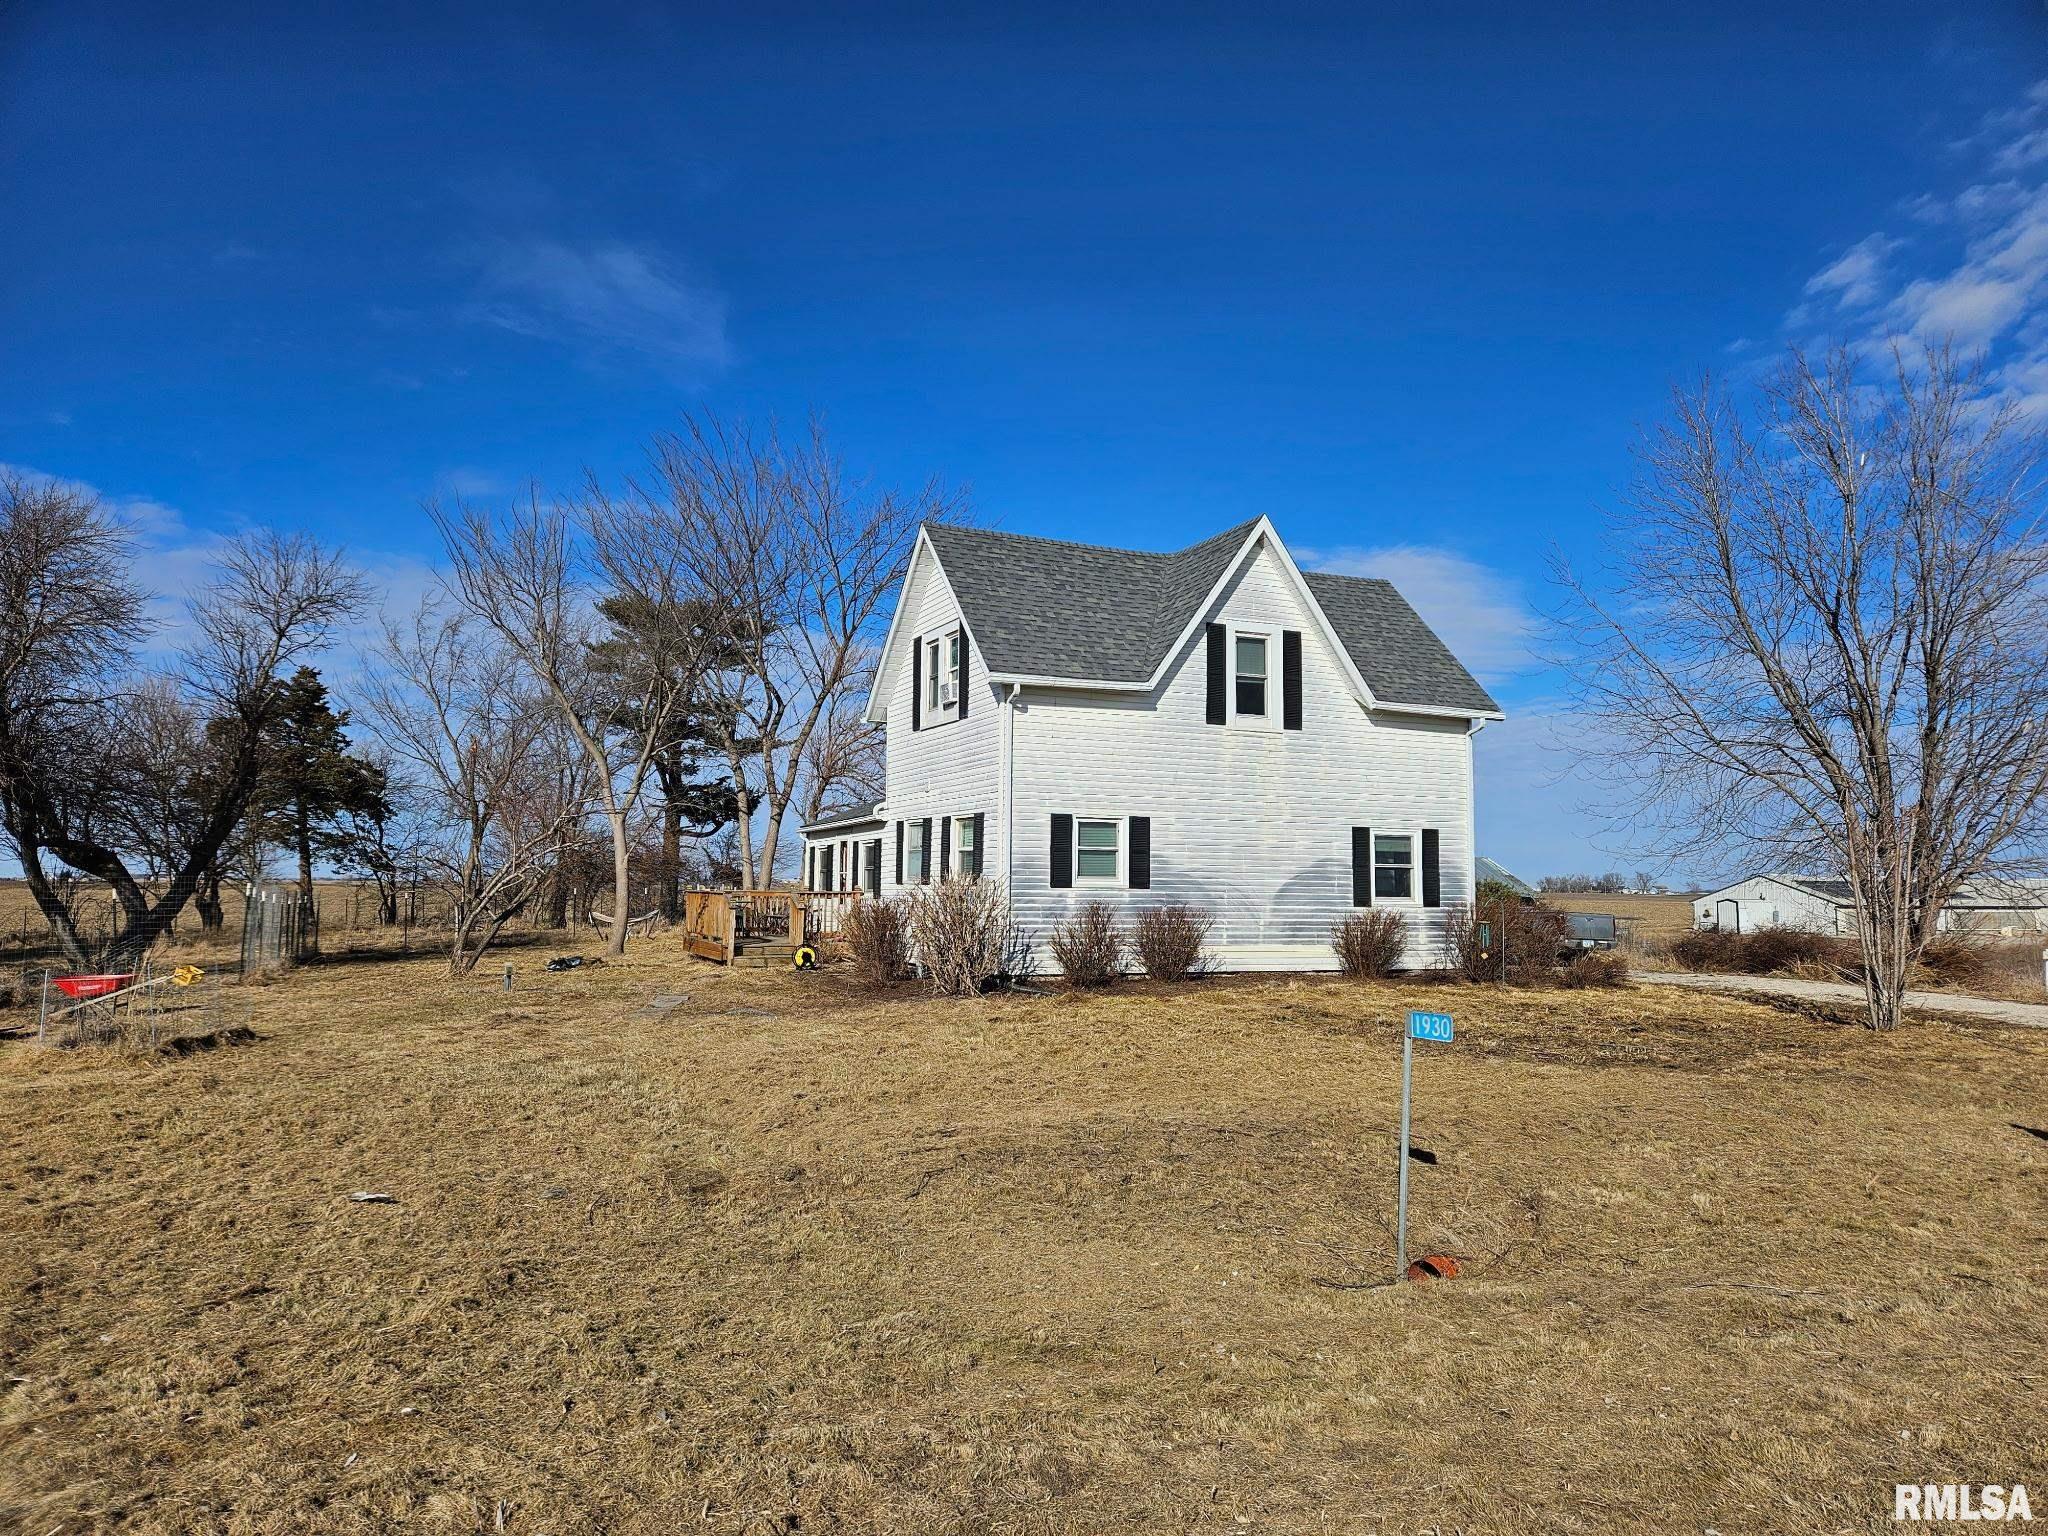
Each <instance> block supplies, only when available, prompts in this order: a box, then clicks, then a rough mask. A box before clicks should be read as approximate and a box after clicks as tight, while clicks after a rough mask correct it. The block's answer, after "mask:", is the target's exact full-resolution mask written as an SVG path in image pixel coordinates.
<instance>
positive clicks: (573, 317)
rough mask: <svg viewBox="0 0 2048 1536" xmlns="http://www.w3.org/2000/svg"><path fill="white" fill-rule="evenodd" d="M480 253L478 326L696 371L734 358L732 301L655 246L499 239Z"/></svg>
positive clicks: (474, 313) (473, 311)
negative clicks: (729, 320)
mask: <svg viewBox="0 0 2048 1536" xmlns="http://www.w3.org/2000/svg"><path fill="white" fill-rule="evenodd" d="M473 256H474V260H475V262H476V264H477V266H478V269H479V270H478V283H477V293H476V297H475V298H474V299H473V300H472V301H471V302H470V303H469V304H468V305H467V306H465V308H464V311H463V313H464V315H465V316H466V317H467V318H469V319H471V320H475V321H478V322H480V323H482V324H486V325H494V326H497V327H499V328H500V329H503V330H507V331H512V332H514V333H516V334H518V335H521V336H532V337H536V338H540V339H543V340H549V341H558V342H565V343H567V344H569V345H571V346H574V347H577V348H579V349H582V350H584V351H585V352H587V353H590V354H593V355H607V354H618V353H633V354H637V355H639V356H642V357H646V358H651V359H653V360H655V361H657V362H660V363H663V364H666V365H669V366H679V367H683V368H688V369H693V370H695V369H713V368H719V367H722V366H723V365H724V364H725V363H726V361H727V360H728V358H729V356H730V348H729V346H728V344H727V341H726V331H725V313H726V301H725V296H724V295H723V294H721V293H719V292H718V291H717V290H715V289H713V288H710V287H707V286H705V285H703V284H700V283H698V282H696V281H694V280H693V279H692V278H690V277H689V276H688V275H687V274H685V273H684V272H683V271H682V270H681V269H680V268H679V267H678V265H677V264H676V263H675V262H674V261H673V260H671V259H670V258H669V257H668V256H666V255H665V254H663V253H662V252H661V251H659V250H657V249H655V248H654V247H651V246H645V245H630V244H625V243H621V242H608V243H602V242H601V243H596V244H588V245H572V244H569V243H567V242H565V241H561V240H554V239H547V238H542V237H524V238H519V239H501V240H496V241H492V242H489V243H487V244H485V245H483V246H481V247H478V248H477V249H476V250H475V252H474V253H473Z"/></svg>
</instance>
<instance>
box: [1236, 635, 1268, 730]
mask: <svg viewBox="0 0 2048 1536" xmlns="http://www.w3.org/2000/svg"><path fill="white" fill-rule="evenodd" d="M1237 714H1238V717H1239V718H1240V719H1245V718H1251V719H1259V720H1263V719H1264V718H1265V716H1266V637H1265V636H1264V635H1246V634H1240V635H1239V636H1238V637H1237Z"/></svg>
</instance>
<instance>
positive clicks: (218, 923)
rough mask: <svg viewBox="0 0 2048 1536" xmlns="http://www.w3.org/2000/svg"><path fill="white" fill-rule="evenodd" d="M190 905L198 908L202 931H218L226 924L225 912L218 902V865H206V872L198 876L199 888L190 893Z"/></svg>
mask: <svg viewBox="0 0 2048 1536" xmlns="http://www.w3.org/2000/svg"><path fill="white" fill-rule="evenodd" d="M192 905H193V906H195V907H197V908H198V909H199V927H200V929H201V930H202V931H203V932H206V933H219V932H220V931H221V929H223V928H225V927H226V926H227V914H226V913H225V912H224V911H222V910H221V904H220V865H218V864H209V865H207V866H206V872H205V873H204V874H202V875H201V876H200V877H199V889H197V890H196V891H194V892H193V893H192Z"/></svg>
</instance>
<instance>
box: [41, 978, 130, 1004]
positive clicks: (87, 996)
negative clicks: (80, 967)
mask: <svg viewBox="0 0 2048 1536" xmlns="http://www.w3.org/2000/svg"><path fill="white" fill-rule="evenodd" d="M134 979H135V973H134V972H133V971H125V972H123V973H122V974H121V975H118V976H52V977H51V978H50V981H51V984H52V985H54V986H55V987H56V989H57V990H58V991H59V992H62V993H63V994H64V995H65V996H66V997H75V998H77V999H78V1000H79V1001H80V1002H81V1003H86V1002H91V1001H92V1000H93V999H94V998H96V997H105V996H106V995H107V994H108V993H109V992H118V991H120V990H121V989H122V988H123V987H125V986H127V985H128V983H129V982H131V981H133V980H134Z"/></svg>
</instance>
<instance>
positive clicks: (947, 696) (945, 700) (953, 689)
mask: <svg viewBox="0 0 2048 1536" xmlns="http://www.w3.org/2000/svg"><path fill="white" fill-rule="evenodd" d="M959 702H960V685H959V684H958V683H941V684H939V708H941V709H951V708H952V707H953V706H954V705H955V704H958V703H959Z"/></svg>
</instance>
